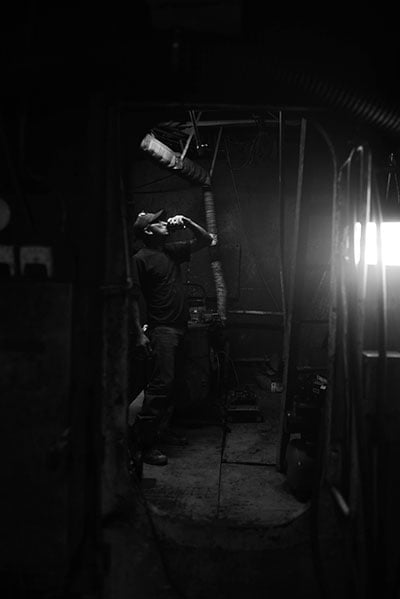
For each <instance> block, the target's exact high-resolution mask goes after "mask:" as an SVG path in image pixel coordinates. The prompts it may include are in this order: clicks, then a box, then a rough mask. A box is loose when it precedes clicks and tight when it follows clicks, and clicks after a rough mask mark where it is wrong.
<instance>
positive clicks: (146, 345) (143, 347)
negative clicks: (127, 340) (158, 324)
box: [136, 331, 151, 356]
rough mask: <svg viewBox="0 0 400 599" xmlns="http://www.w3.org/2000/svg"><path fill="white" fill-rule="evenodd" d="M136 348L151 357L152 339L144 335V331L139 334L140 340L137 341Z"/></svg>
mask: <svg viewBox="0 0 400 599" xmlns="http://www.w3.org/2000/svg"><path fill="white" fill-rule="evenodd" d="M136 348H137V349H138V350H140V351H142V352H144V354H145V355H146V356H151V344H150V339H149V338H148V337H147V335H145V334H144V332H143V331H142V332H141V333H139V335H138V338H137V339H136Z"/></svg>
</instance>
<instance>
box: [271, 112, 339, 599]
mask: <svg viewBox="0 0 400 599" xmlns="http://www.w3.org/2000/svg"><path fill="white" fill-rule="evenodd" d="M280 120H281V117H280ZM311 124H312V125H313V126H314V128H315V129H316V130H317V131H318V133H319V134H320V135H321V137H322V138H323V140H324V141H325V143H326V145H327V147H328V150H329V153H330V159H331V166H332V241H331V292H332V296H333V297H332V298H331V303H332V308H331V312H330V318H329V337H330V339H329V355H328V359H329V360H330V366H331V371H332V370H333V368H334V361H335V359H336V351H335V347H336V336H335V332H336V321H335V320H334V319H335V317H336V301H335V298H336V272H335V269H334V264H335V257H336V254H337V237H336V235H335V231H336V222H337V212H338V206H337V159H336V152H335V149H334V146H333V143H332V141H331V139H330V137H329V136H328V134H327V132H326V131H325V129H324V128H323V127H322V126H321V125H320V124H319V123H318V122H311ZM325 276H326V271H325V272H324V275H323V278H324V277H325ZM323 278H322V279H321V282H320V285H321V284H322V281H323ZM331 375H332V372H331ZM330 378H331V379H332V376H331V377H330ZM332 399H333V395H332V381H331V380H330V381H328V393H327V398H326V402H325V405H324V409H323V410H322V413H321V422H320V425H319V433H318V442H317V461H316V472H315V479H314V481H315V482H314V487H313V491H312V495H311V501H310V537H311V551H312V556H313V563H314V568H315V574H316V578H317V581H318V585H319V589H320V593H321V597H322V598H324V599H325V598H328V597H330V595H331V594H330V591H329V581H328V576H327V573H326V570H325V566H324V563H323V558H322V551H321V545H320V527H319V517H320V510H319V507H320V500H321V492H322V489H323V487H324V484H325V477H326V462H327V456H328V448H329V444H330V430H331V419H332V416H331V412H332Z"/></svg>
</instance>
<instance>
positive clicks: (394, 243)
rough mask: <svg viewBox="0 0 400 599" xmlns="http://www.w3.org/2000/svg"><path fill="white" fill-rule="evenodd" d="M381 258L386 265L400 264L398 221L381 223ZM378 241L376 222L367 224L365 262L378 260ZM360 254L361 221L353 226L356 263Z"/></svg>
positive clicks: (399, 228)
mask: <svg viewBox="0 0 400 599" xmlns="http://www.w3.org/2000/svg"><path fill="white" fill-rule="evenodd" d="M381 236H382V259H383V264H385V265H386V266H400V222H386V223H382V224H381ZM377 244H378V242H377V229H376V223H373V222H370V223H368V224H367V235H366V248H365V260H366V263H367V264H377V262H378V245H377ZM360 255H361V223H356V224H355V228H354V258H355V261H356V264H358V263H359V262H360Z"/></svg>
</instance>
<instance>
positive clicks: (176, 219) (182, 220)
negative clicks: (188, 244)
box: [167, 214, 188, 231]
mask: <svg viewBox="0 0 400 599" xmlns="http://www.w3.org/2000/svg"><path fill="white" fill-rule="evenodd" d="M187 222H188V219H187V218H186V216H183V215H182V214H177V215H176V216H171V218H169V219H168V220H167V226H168V229H169V230H170V231H177V230H179V229H184V228H185V227H186V225H187Z"/></svg>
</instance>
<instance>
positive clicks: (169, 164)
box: [140, 133, 226, 323]
mask: <svg viewBox="0 0 400 599" xmlns="http://www.w3.org/2000/svg"><path fill="white" fill-rule="evenodd" d="M140 147H141V149H142V150H143V151H144V152H146V154H148V155H149V156H151V158H153V160H155V161H156V162H158V164H161V165H162V166H163V167H165V168H167V169H170V170H174V171H176V174H177V175H179V176H181V177H183V178H184V179H187V180H189V181H191V182H195V183H200V184H201V185H202V190H203V200H204V209H205V214H206V222H207V230H208V232H209V233H210V234H211V235H212V238H213V240H212V243H211V247H210V259H211V270H212V273H213V278H214V284H215V291H216V296H217V310H218V315H219V317H220V318H221V320H222V322H223V323H225V321H226V286H225V280H224V275H223V270H222V264H221V260H220V257H219V246H218V231H217V219H216V216H215V205H214V196H213V193H212V190H211V179H210V174H209V173H208V171H206V169H205V168H203V167H202V166H200V165H199V164H196V163H195V162H193V161H192V160H190V159H189V158H182V157H181V156H180V155H179V154H178V153H176V152H174V151H173V150H171V149H170V148H169V147H168V146H166V145H165V144H163V143H162V142H160V141H159V140H158V139H156V137H154V135H152V134H151V133H149V134H147V135H146V136H145V137H144V138H143V140H142V142H141V144H140Z"/></svg>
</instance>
